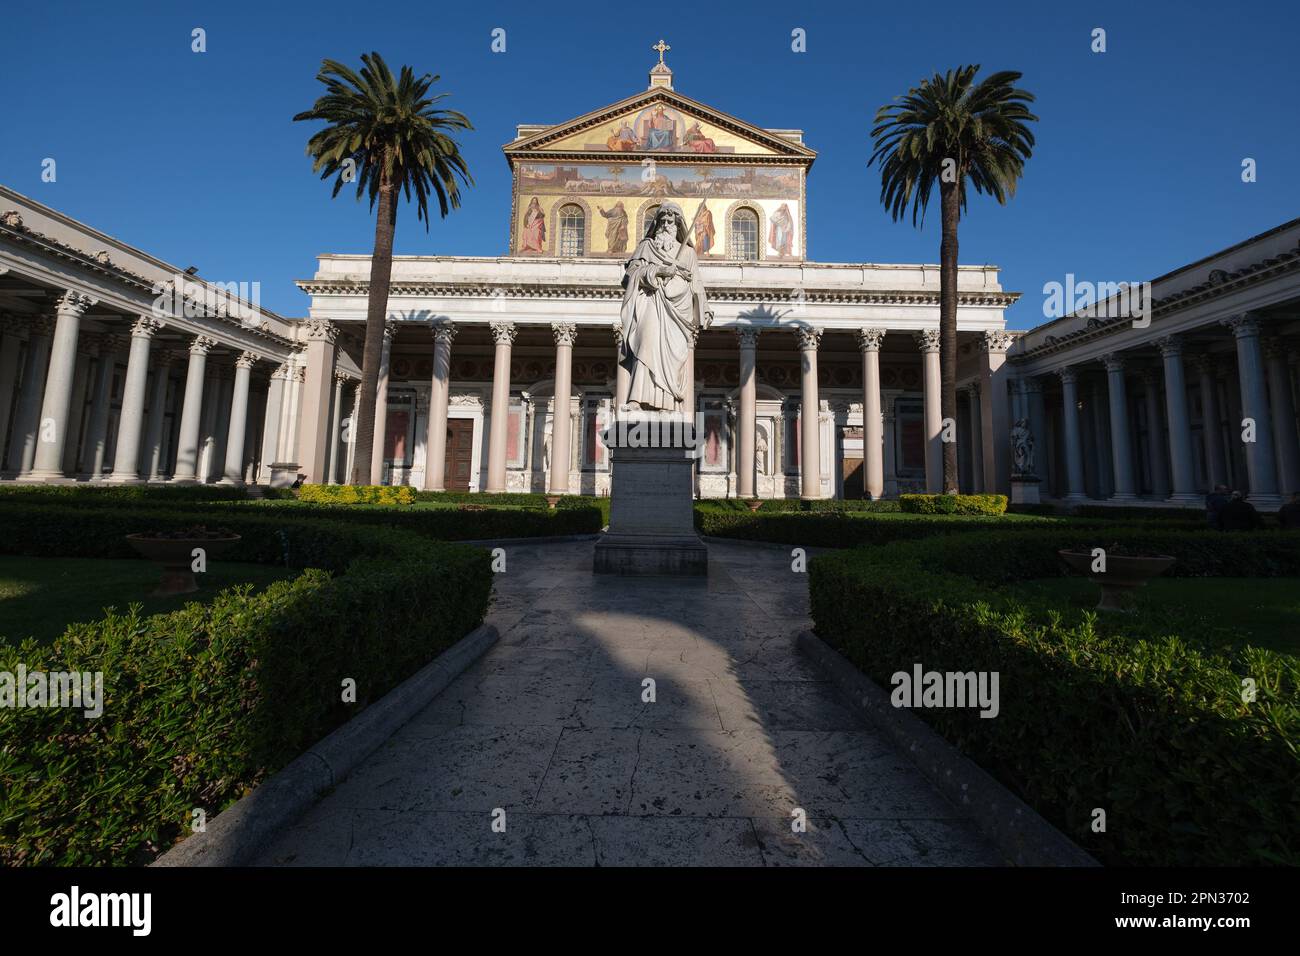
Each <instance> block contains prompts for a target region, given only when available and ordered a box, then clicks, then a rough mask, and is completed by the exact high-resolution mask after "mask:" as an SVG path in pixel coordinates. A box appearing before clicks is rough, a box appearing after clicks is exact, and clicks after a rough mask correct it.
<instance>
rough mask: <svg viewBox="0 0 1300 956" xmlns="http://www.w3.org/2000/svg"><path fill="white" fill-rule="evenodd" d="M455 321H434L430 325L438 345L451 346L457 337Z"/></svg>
mask: <svg viewBox="0 0 1300 956" xmlns="http://www.w3.org/2000/svg"><path fill="white" fill-rule="evenodd" d="M457 331H458V330H457V328H456V324H455V323H454V322H446V321H443V322H434V323H433V324H432V325H430V326H429V332H430V334H432V335H433V341H434V342H436V343H437V344H438V345H446V346H447V347H449V348H450V347H451V343H452V340H453V339H455V338H456V332H457Z"/></svg>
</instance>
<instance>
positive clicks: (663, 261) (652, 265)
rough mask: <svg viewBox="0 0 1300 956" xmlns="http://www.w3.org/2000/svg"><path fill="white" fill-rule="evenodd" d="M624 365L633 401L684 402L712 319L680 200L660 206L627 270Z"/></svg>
mask: <svg viewBox="0 0 1300 956" xmlns="http://www.w3.org/2000/svg"><path fill="white" fill-rule="evenodd" d="M620 318H621V320H622V323H623V343H624V344H623V357H622V362H623V364H624V367H626V368H627V369H628V371H629V372H630V373H631V382H630V384H629V387H628V393H627V401H628V404H629V405H631V406H633V407H635V408H642V409H648V410H661V411H669V412H671V411H676V410H677V409H678V406H679V405H680V404H681V403H682V402H683V401H684V396H685V371H686V357H687V355H688V354H689V351H690V345H691V341H692V339H693V337H694V334H695V330H696V329H701V328H706V327H707V326H708V325H709V323H710V321H711V320H712V314H711V313H710V312H709V309H708V299H707V298H706V296H705V293H704V285H703V283H702V282H701V281H700V274H699V263H698V261H697V259H696V257H695V249H694V248H692V246H691V240H690V234H689V231H688V230H687V225H686V217H685V216H684V215H683V213H682V209H681V207H680V206H678V205H677V203H675V202H671V201H669V202H665V203H664V204H663V205H662V206H660V207H659V210H658V212H657V213H656V214H655V218H654V221H653V222H651V224H650V228H649V229H647V230H646V234H645V237H644V238H643V239H642V240H641V241H640V242H638V243H637V246H636V251H634V252H633V253H632V258H631V259H629V260H628V262H627V265H626V267H625V268H624V274H623V308H622V312H621V315H620Z"/></svg>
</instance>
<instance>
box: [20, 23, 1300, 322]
mask: <svg viewBox="0 0 1300 956" xmlns="http://www.w3.org/2000/svg"><path fill="white" fill-rule="evenodd" d="M791 11H793V12H791ZM5 21H6V22H5V31H4V32H5V36H6V41H7V42H6V44H5V56H4V57H3V58H0V81H2V82H3V87H2V88H3V89H4V91H5V94H6V95H5V102H6V108H5V114H6V115H5V136H4V138H3V140H0V182H3V183H4V184H5V185H7V186H9V187H11V188H13V189H16V190H17V191H19V192H21V193H24V194H27V195H29V196H32V197H34V198H36V199H38V200H40V201H42V202H44V203H46V204H48V205H50V206H53V207H54V208H56V209H59V210H61V211H63V212H65V213H67V214H69V215H72V216H74V217H76V218H78V219H81V220H83V221H85V222H87V223H89V224H90V225H92V226H94V227H96V228H98V229H101V230H102V231H104V232H107V233H108V234H110V235H113V236H116V237H118V238H120V239H122V240H124V241H126V242H129V243H131V244H133V245H136V246H139V247H141V248H143V249H145V250H147V251H149V252H151V253H153V254H154V255H157V256H159V257H161V258H163V259H166V260H168V261H171V262H174V263H176V264H178V265H181V266H187V265H191V264H192V265H196V266H198V267H199V269H200V274H201V275H203V276H204V277H205V278H209V279H214V280H221V281H250V282H251V281H259V282H260V283H261V287H262V303H263V305H265V306H267V307H269V308H271V309H274V310H276V311H278V312H280V313H282V314H285V315H290V316H296V315H303V314H305V312H306V308H307V299H306V297H305V296H304V295H303V294H302V293H301V292H299V291H298V290H297V288H296V287H295V286H294V285H293V280H294V279H299V278H306V277H309V276H310V275H311V274H312V273H313V272H314V270H315V256H316V255H318V254H320V253H323V252H357V253H368V252H369V251H370V249H371V243H372V241H373V220H372V218H371V216H370V212H369V209H368V206H367V205H366V204H365V203H358V202H357V201H356V200H355V199H353V198H352V197H351V196H349V195H347V194H344V195H341V196H340V197H339V198H338V199H334V200H331V199H330V198H329V187H328V186H327V185H326V184H324V183H321V182H319V181H318V180H317V179H316V178H315V177H314V176H313V175H312V173H311V170H310V165H309V160H308V159H307V158H306V156H305V155H304V151H303V150H304V145H305V142H306V140H307V137H308V136H309V134H310V133H311V131H312V129H313V128H314V124H305V123H292V122H290V117H292V116H293V114H294V113H296V112H298V111H300V110H303V109H306V108H308V107H309V106H310V105H311V103H312V102H313V100H314V99H315V98H316V96H317V95H318V93H319V91H320V89H321V87H320V84H319V83H318V82H317V81H316V79H315V76H316V72H317V69H318V67H319V65H320V61H321V58H322V57H326V56H329V57H333V58H337V59H343V60H345V61H348V62H351V63H356V62H358V61H359V57H360V54H361V53H363V52H365V51H369V50H372V49H374V50H378V51H380V52H381V53H382V54H383V55H384V57H385V58H386V59H387V60H388V62H389V63H390V64H391V65H394V66H396V65H398V64H402V63H409V64H411V65H412V66H413V67H415V68H416V69H417V70H418V71H421V72H426V71H427V72H431V73H439V74H441V75H442V81H441V83H440V84H439V88H441V89H443V90H445V91H447V92H449V93H451V94H452V96H451V98H450V100H449V101H448V102H447V104H446V105H447V106H451V107H454V108H457V109H460V110H461V111H462V112H464V113H466V114H467V115H468V116H469V117H470V119H471V120H472V121H473V123H474V125H475V129H474V131H473V132H471V133H468V134H466V135H465V136H464V138H463V152H464V153H465V156H466V158H467V160H468V162H469V164H470V167H471V169H472V171H473V174H474V177H475V180H476V185H475V186H474V187H473V188H472V189H470V190H469V191H468V193H467V194H466V196H465V201H464V204H463V206H462V208H461V209H460V210H459V211H456V212H454V213H452V214H451V215H450V216H449V217H448V218H447V219H446V220H438V219H437V218H436V216H435V219H434V222H433V224H432V227H431V229H430V230H429V231H428V232H427V233H426V231H425V229H424V226H423V224H420V223H418V222H417V221H416V218H415V215H414V212H413V210H412V209H411V208H410V207H405V208H404V209H403V210H402V214H401V216H400V218H399V226H398V235H397V244H396V250H397V252H398V253H399V254H437V253H441V254H462V255H499V254H503V253H504V252H505V251H506V241H507V229H508V218H509V208H510V181H509V171H508V168H507V166H506V162H505V160H504V159H503V157H502V155H501V149H500V147H501V145H502V144H503V143H505V142H506V141H508V140H509V139H510V138H511V137H512V136H513V132H514V127H515V124H516V123H520V122H530V123H552V122H559V121H562V120H565V119H568V118H571V117H573V116H577V115H579V114H582V113H585V112H587V111H589V110H591V109H594V108H596V107H599V106H603V105H605V104H607V103H611V102H614V101H616V100H618V99H621V98H623V97H624V96H628V95H630V94H632V93H634V92H637V91H639V90H641V89H643V88H644V86H645V83H646V73H647V71H648V69H649V67H650V66H651V65H652V64H653V63H654V62H655V60H656V58H657V57H656V55H655V54H654V53H652V52H651V50H650V45H651V44H652V43H654V42H655V41H657V40H658V39H659V37H660V35H661V34H662V35H663V36H664V37H665V38H666V40H667V41H668V43H669V44H670V45H671V46H672V48H673V49H672V51H671V52H670V53H669V54H668V56H667V60H668V63H669V65H670V66H671V67H672V68H673V70H674V73H675V85H676V87H677V89H679V90H680V91H682V92H683V93H686V94H687V95H689V96H692V97H694V98H696V99H699V100H702V101H704V102H706V103H709V104H710V105H712V106H714V107H715V108H717V109H720V110H723V111H726V112H729V113H733V114H735V115H736V116H738V117H740V118H742V119H745V120H747V121H749V122H751V123H754V124H756V125H759V126H769V127H783V128H784V127H798V128H802V129H803V130H804V131H805V142H806V143H807V144H808V145H809V146H811V147H812V148H813V149H815V150H817V151H818V153H819V157H818V159H817V162H816V164H815V165H814V166H813V169H812V173H811V177H810V180H809V188H808V195H809V209H808V242H809V249H808V251H809V256H810V258H813V259H816V260H820V261H834V262H935V261H937V259H938V245H939V233H938V220H937V216H933V217H931V220H930V221H929V222H928V223H927V225H926V226H925V228H924V229H922V230H918V229H915V228H913V227H912V226H911V224H910V220H909V221H907V222H900V223H894V222H892V221H891V220H890V218H889V217H888V215H887V214H886V213H885V212H884V210H883V209H882V207H881V206H880V203H879V188H880V186H879V175H878V173H877V171H876V170H875V169H869V168H868V167H867V166H866V159H867V157H868V156H869V155H870V139H869V131H870V127H871V121H872V117H873V116H874V113H875V110H876V108H877V107H878V106H880V105H881V104H883V103H886V102H888V101H889V100H890V99H891V98H892V97H894V96H896V95H898V94H901V93H904V92H905V91H906V90H907V88H908V87H909V86H910V85H912V84H914V83H915V82H916V81H918V80H919V79H921V78H922V77H923V76H926V75H929V74H930V73H931V72H933V71H935V70H942V69H947V68H950V67H952V66H956V65H959V64H962V63H967V62H972V63H979V64H982V65H983V67H984V70H985V71H988V70H992V69H1015V70H1020V71H1021V72H1023V73H1024V79H1023V80H1022V85H1023V86H1024V87H1026V88H1028V89H1029V90H1031V91H1033V92H1034V93H1035V94H1036V95H1037V98H1038V99H1037V103H1036V104H1035V112H1036V113H1037V114H1038V115H1039V116H1040V118H1041V121H1040V122H1039V123H1038V124H1036V135H1037V138H1038V146H1037V149H1036V151H1035V154H1034V156H1033V158H1032V159H1031V160H1030V162H1029V164H1028V167H1027V171H1026V176H1025V179H1024V181H1023V183H1022V185H1021V188H1020V191H1019V193H1018V194H1017V195H1016V197H1015V198H1014V199H1013V200H1012V201H1011V202H1010V203H1009V204H1008V205H1007V206H1005V207H999V206H998V205H997V204H996V203H995V202H993V201H992V200H988V199H984V198H980V197H976V198H974V199H973V201H972V204H971V207H970V209H969V210H968V213H967V218H966V219H965V220H964V221H963V223H962V227H961V261H962V262H963V263H971V264H980V263H996V264H997V265H999V266H1001V267H1002V269H1003V284H1004V286H1005V287H1007V288H1010V289H1014V290H1017V291H1021V292H1024V293H1025V299H1024V300H1023V301H1022V302H1020V303H1018V304H1017V305H1016V306H1014V307H1013V308H1012V309H1011V311H1010V312H1009V315H1008V321H1009V325H1011V326H1012V327H1015V328H1026V327H1032V326H1033V325H1036V324H1039V323H1040V322H1042V321H1043V318H1042V315H1041V305H1042V299H1043V297H1042V294H1041V290H1042V286H1043V283H1044V282H1047V281H1049V280H1056V281H1064V277H1065V274H1066V273H1067V272H1073V273H1074V274H1075V275H1076V276H1078V277H1079V278H1081V279H1091V280H1106V281H1121V280H1138V279H1147V278H1152V277H1154V276H1156V275H1159V274H1161V273H1163V272H1166V271H1168V270H1170V269H1172V268H1176V267H1177V266H1179V265H1182V264H1184V263H1186V262H1188V261H1191V260H1193V259H1196V258H1199V257H1201V256H1203V255H1205V254H1207V253H1210V252H1212V251H1214V250H1216V249H1219V248H1221V247H1223V246H1227V245H1230V244H1231V243H1234V242H1237V241H1240V240H1241V239H1245V238H1247V237H1249V236H1252V235H1255V234H1256V233H1259V232H1262V231H1264V230H1265V229H1268V228H1270V227H1272V226H1275V225H1277V224H1279V223H1281V222H1284V221H1286V220H1288V219H1291V218H1294V217H1296V216H1297V215H1300V176H1298V175H1297V169H1298V164H1297V159H1298V158H1300V122H1297V115H1298V114H1297V111H1296V106H1295V95H1296V92H1297V83H1296V79H1295V73H1294V50H1295V48H1296V44H1297V40H1300V5H1297V4H1295V3H1290V4H1283V3H1267V2H1263V3H1252V4H1250V5H1249V6H1247V7H1231V6H1224V5H1222V4H1210V3H1196V2H1179V3H1134V2H1131V0H1130V2H1125V3H1096V2H1089V3H1070V4H1063V3H1056V2H1053V3H1044V2H1042V0H1038V2H1025V3H1017V2H1004V3H998V4H978V5H977V4H970V3H948V2H933V3H930V4H925V5H922V4H877V3H844V4H840V3H835V4H830V3H820V2H808V3H803V4H789V3H770V2H766V0H755V2H749V3H743V4H740V3H735V4H733V3H723V2H714V3H698V2H697V3H647V4H641V3H633V4H626V5H624V4H617V3H600V4H577V3H571V4H564V3H554V2H552V3H528V4H523V3H489V2H478V3H470V4H455V3H438V4H435V3H405V2H401V0H390V2H387V3H383V4H369V3H358V2H356V0H351V2H347V3H330V2H313V3H291V2H283V3H267V2H262V3H246V2H242V0H228V2H222V3H185V2H179V3H147V2H124V3H116V4H104V3H94V4H91V3H62V2H57V0H52V2H49V3H42V4H21V5H19V4H12V5H11V6H10V7H9V9H8V10H7V11H6V14H5ZM194 27H202V28H203V29H204V30H206V32H207V43H208V50H207V52H206V53H202V54H196V53H193V52H191V50H190V32H191V30H192V29H193V28H194ZM496 27H501V28H504V29H505V30H506V47H507V48H506V52H505V53H504V54H494V53H492V52H491V49H490V41H491V31H492V30H493V29H494V28H496ZM1095 27H1102V28H1104V29H1105V30H1106V37H1107V52H1105V53H1102V54H1097V53H1093V52H1091V50H1090V44H1091V36H1090V34H1091V31H1092V30H1093V28H1095ZM795 28H802V29H803V30H805V31H806V35H807V52H805V53H794V52H792V51H791V42H790V35H791V31H792V30H794V29H795ZM46 157H53V158H55V159H56V161H57V163H58V166H57V173H58V178H57V182H54V183H44V182H42V181H41V162H42V160H43V159H44V158H46ZM1246 157H1250V158H1253V159H1254V160H1256V162H1257V169H1258V180H1257V182H1254V183H1250V184H1247V183H1243V182H1242V180H1241V163H1242V160H1243V159H1244V158H1246Z"/></svg>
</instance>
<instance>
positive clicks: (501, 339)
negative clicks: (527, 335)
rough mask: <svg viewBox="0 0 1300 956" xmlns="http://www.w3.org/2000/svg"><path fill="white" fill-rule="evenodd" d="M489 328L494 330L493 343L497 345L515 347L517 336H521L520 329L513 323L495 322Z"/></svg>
mask: <svg viewBox="0 0 1300 956" xmlns="http://www.w3.org/2000/svg"><path fill="white" fill-rule="evenodd" d="M489 328H490V329H491V330H492V341H493V342H495V343H496V344H497V345H513V344H514V341H515V336H517V335H518V334H519V327H518V326H516V325H515V324H514V323H513V322H500V321H498V322H493V323H492V324H491V325H490V326H489Z"/></svg>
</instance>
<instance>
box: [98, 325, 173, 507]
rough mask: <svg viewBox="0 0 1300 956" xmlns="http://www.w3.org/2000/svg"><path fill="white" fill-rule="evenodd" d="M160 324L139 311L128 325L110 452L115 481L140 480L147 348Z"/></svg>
mask: <svg viewBox="0 0 1300 956" xmlns="http://www.w3.org/2000/svg"><path fill="white" fill-rule="evenodd" d="M161 328H162V323H161V322H160V321H158V320H157V319H155V318H152V317H150V316H147V315H142V316H140V317H139V318H138V319H136V321H135V324H134V325H132V326H131V351H130V355H129V357H128V358H127V361H126V385H125V387H124V388H123V389H122V413H121V415H120V416H119V418H118V423H117V448H116V450H115V452H114V454H113V473H112V474H111V475H109V476H108V480H109V481H111V482H113V483H115V484H135V483H138V482H139V481H140V471H139V469H140V434H141V432H142V431H144V395H145V387H146V386H147V385H148V383H149V348H150V346H151V344H152V343H153V337H154V333H155V332H157V331H158V330H159V329H161Z"/></svg>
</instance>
